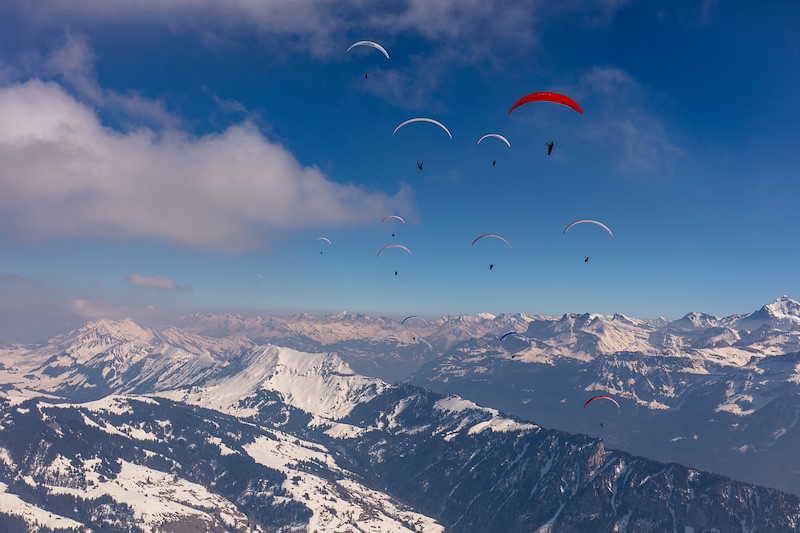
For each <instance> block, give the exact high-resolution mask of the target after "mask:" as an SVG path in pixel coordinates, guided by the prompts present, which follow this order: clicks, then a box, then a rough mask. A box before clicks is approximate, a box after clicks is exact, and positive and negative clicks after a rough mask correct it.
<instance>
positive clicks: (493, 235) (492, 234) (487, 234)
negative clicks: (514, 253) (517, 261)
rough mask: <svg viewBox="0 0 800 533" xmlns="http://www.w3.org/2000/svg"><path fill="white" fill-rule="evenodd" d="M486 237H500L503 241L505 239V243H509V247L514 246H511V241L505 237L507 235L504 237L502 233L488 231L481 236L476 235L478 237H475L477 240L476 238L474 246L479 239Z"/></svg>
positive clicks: (473, 242)
mask: <svg viewBox="0 0 800 533" xmlns="http://www.w3.org/2000/svg"><path fill="white" fill-rule="evenodd" d="M484 237H494V238H495V239H500V240H501V241H503V242H504V243H506V244H507V245H508V247H509V248H511V247H512V246H511V243H510V242H508V239H506V238H505V237H503V236H502V235H496V234H494V233H486V234H485V235H481V236H480V237H476V238H475V240H474V241H472V245H473V246H475V243H476V242H478V241H479V240H481V239H483V238H484Z"/></svg>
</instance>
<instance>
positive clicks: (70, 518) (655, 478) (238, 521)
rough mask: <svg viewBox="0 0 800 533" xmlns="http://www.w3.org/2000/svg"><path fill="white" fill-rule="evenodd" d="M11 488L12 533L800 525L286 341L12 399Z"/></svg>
mask: <svg viewBox="0 0 800 533" xmlns="http://www.w3.org/2000/svg"><path fill="white" fill-rule="evenodd" d="M92 359H93V358H89V359H88V360H89V361H91V360H92ZM234 368H236V370H233V369H234ZM27 395H28V396H29V395H30V392H28V394H27ZM223 411H224V412H223ZM0 483H2V485H0V488H2V489H3V490H2V491H0V502H3V507H2V508H0V528H5V529H4V531H13V529H11V528H12V527H17V528H18V529H19V530H22V531H42V530H48V531H62V530H63V531H130V532H155V531H193V530H205V531H219V532H222V531H225V532H239V531H241V532H244V531H248V532H262V531H264V532H266V531H314V530H316V531H365V532H366V531H374V532H383V531H388V532H393V531H396V532H402V531H426V532H428V531H429V532H436V531H476V532H477V531H487V532H488V531H537V530H538V531H550V530H558V531H575V532H578V531H581V532H583V531H653V532H655V531H665V530H669V531H672V530H686V529H687V528H689V529H691V528H694V529H695V530H710V529H712V528H716V529H718V530H720V531H756V530H769V531H793V530H795V529H796V528H797V527H799V526H800V499H799V498H797V497H795V496H791V495H787V494H783V493H780V492H779V491H776V490H773V489H766V488H761V487H756V486H752V485H747V484H745V483H741V482H736V481H732V480H730V479H726V478H724V477H722V476H719V475H715V474H709V473H705V472H701V471H697V470H691V469H688V468H685V467H682V466H679V465H675V464H671V465H665V464H660V463H656V462H653V461H650V460H647V459H643V458H636V457H633V456H630V455H628V454H625V453H621V452H615V451H612V450H609V449H607V448H606V447H605V445H604V444H603V442H602V441H601V440H599V439H593V438H590V437H587V436H582V435H576V436H572V435H568V434H566V433H562V432H558V431H550V430H546V429H543V428H542V427H540V426H538V425H537V424H533V423H530V422H526V421H523V420H520V419H516V418H513V417H508V416H506V415H503V414H502V413H500V412H499V411H497V410H494V409H489V408H483V407H479V406H477V405H476V404H474V403H472V402H469V401H466V400H463V399H461V398H459V397H455V396H441V395H438V394H435V393H432V392H430V391H427V390H424V389H420V388H417V387H414V386H411V385H402V384H401V385H389V384H387V383H385V382H381V381H380V380H377V379H374V378H366V377H364V376H359V375H357V374H355V373H353V372H352V370H350V368H349V366H348V365H347V364H346V363H345V362H344V361H342V360H341V359H339V358H338V357H336V356H335V355H332V354H310V353H304V352H299V351H296V350H293V349H286V348H278V347H274V346H272V347H258V348H256V349H254V350H252V351H249V352H246V353H244V354H242V356H241V357H240V358H239V359H236V360H231V361H230V364H229V366H228V367H227V368H225V369H223V370H221V371H220V372H218V374H217V375H215V376H214V377H213V378H210V379H208V380H206V383H205V384H203V385H191V386H188V387H181V388H180V389H178V390H172V391H163V392H155V393H153V394H149V395H145V396H143V395H136V396H130V395H129V396H119V395H109V396H105V397H103V398H101V399H99V400H95V401H91V402H83V403H57V402H56V401H55V400H54V399H46V400H43V399H36V398H26V395H19V394H17V393H16V392H14V391H11V392H5V393H2V394H0Z"/></svg>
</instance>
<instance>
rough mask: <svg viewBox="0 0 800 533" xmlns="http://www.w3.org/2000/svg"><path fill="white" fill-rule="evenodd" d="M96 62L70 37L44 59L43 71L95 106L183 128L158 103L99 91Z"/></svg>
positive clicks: (78, 38)
mask: <svg viewBox="0 0 800 533" xmlns="http://www.w3.org/2000/svg"><path fill="white" fill-rule="evenodd" d="M95 60H96V58H95V56H94V54H93V53H92V51H91V49H90V48H89V45H88V43H87V41H86V39H85V38H84V37H83V36H81V35H75V34H72V33H67V34H66V38H65V41H64V45H63V46H61V47H60V48H56V49H55V50H53V51H52V52H51V53H50V54H49V55H47V57H45V58H43V65H42V70H43V71H44V73H45V74H47V75H49V76H57V77H58V78H60V79H61V80H63V81H64V83H65V84H66V85H68V86H69V87H70V88H72V89H73V91H75V92H76V93H77V94H78V95H80V96H81V97H82V98H83V99H85V100H86V101H88V102H89V103H91V104H92V105H95V106H98V107H100V108H104V109H106V110H113V111H114V112H115V113H118V114H120V113H121V114H124V115H125V116H126V117H128V118H133V119H134V120H135V121H136V122H137V123H139V122H142V121H144V122H145V123H148V124H154V125H158V126H171V127H175V126H178V125H179V124H180V120H179V119H178V118H177V117H175V116H173V115H171V114H170V113H169V112H167V111H166V109H164V105H163V103H162V102H160V101H158V100H150V99H147V98H143V97H142V96H141V95H139V94H137V93H136V92H130V93H128V94H120V93H118V92H115V91H109V90H107V89H103V88H102V87H100V85H99V84H98V82H97V79H96V77H95V73H94V63H95Z"/></svg>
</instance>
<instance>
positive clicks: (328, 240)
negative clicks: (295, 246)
mask: <svg viewBox="0 0 800 533" xmlns="http://www.w3.org/2000/svg"><path fill="white" fill-rule="evenodd" d="M317 241H324V242H327V243H328V244H331V240H330V239H328V238H327V237H317V238H316V239H314V240H312V241H311V244H314V243H315V242H317ZM319 253H320V255H322V250H320V252H319Z"/></svg>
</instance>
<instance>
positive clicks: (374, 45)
mask: <svg viewBox="0 0 800 533" xmlns="http://www.w3.org/2000/svg"><path fill="white" fill-rule="evenodd" d="M356 46H371V47H372V48H375V49H376V50H380V51H381V52H383V55H385V56H386V59H389V52H387V51H386V48H384V47H383V46H381V45H379V44H378V43H376V42H374V41H358V42H355V43H353V44H351V45H350V48H348V49H347V51H348V52H349V51H350V50H352V49H353V48H355V47H356Z"/></svg>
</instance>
